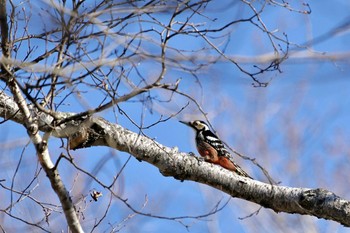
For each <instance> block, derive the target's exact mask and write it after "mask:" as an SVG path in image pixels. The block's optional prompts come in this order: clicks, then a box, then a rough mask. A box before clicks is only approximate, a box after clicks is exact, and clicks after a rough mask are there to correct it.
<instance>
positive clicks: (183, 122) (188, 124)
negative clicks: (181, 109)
mask: <svg viewBox="0 0 350 233" xmlns="http://www.w3.org/2000/svg"><path fill="white" fill-rule="evenodd" d="M179 122H180V123H182V124H185V125H187V126H190V127H191V125H190V122H186V121H179Z"/></svg>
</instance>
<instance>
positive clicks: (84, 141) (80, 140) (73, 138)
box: [69, 120, 107, 150]
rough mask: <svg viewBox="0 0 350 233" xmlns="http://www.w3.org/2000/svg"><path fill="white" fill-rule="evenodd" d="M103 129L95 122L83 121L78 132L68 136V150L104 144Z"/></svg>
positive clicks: (104, 133)
mask: <svg viewBox="0 0 350 233" xmlns="http://www.w3.org/2000/svg"><path fill="white" fill-rule="evenodd" d="M106 134H107V132H105V129H104V128H103V127H101V126H100V125H99V124H97V123H95V122H91V121H89V120H86V121H84V122H83V123H82V124H81V126H79V130H77V131H76V132H75V133H73V134H71V135H70V136H69V148H70V149H72V150H75V149H80V148H86V147H90V146H96V145H103V144H104V143H105V135H106Z"/></svg>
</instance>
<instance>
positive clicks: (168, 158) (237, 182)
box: [0, 93, 350, 227]
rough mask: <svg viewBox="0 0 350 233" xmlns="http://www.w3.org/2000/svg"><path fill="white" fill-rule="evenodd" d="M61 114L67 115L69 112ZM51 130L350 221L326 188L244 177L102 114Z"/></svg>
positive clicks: (289, 209)
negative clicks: (104, 117)
mask: <svg viewBox="0 0 350 233" xmlns="http://www.w3.org/2000/svg"><path fill="white" fill-rule="evenodd" d="M4 101H5V102H4ZM16 111H17V109H16V107H15V104H14V103H13V100H12V98H10V97H8V96H6V95H5V94H4V93H0V116H1V117H3V118H6V117H8V116H9V115H10V116H12V115H13V114H14V113H15V112H16ZM6 114H7V115H6ZM59 114H60V115H61V116H64V115H66V116H67V117H68V116H71V115H72V114H71V113H59ZM20 119H22V117H21V115H20V113H18V114H16V115H15V116H14V117H13V118H12V120H14V121H16V122H18V123H21V121H20ZM38 119H41V120H43V122H41V123H39V125H41V128H40V130H42V131H46V132H49V131H50V127H46V126H45V124H47V123H49V122H48V121H49V119H50V118H49V117H47V118H45V117H43V116H41V117H39V118H38ZM78 126H79V127H78ZM68 129H69V130H68ZM51 134H52V135H54V136H56V137H66V138H68V139H69V140H70V146H71V148H72V149H78V148H82V147H90V146H108V147H112V148H115V149H117V150H120V151H125V152H128V153H130V154H132V155H133V156H135V157H136V158H137V159H139V160H143V161H147V162H148V163H150V164H153V165H154V166H156V167H157V168H158V169H159V171H160V172H161V173H162V174H163V175H164V176H172V177H174V178H176V179H179V180H192V181H195V182H199V183H203V184H206V185H209V186H211V187H214V188H216V189H219V190H221V191H223V192H225V193H227V194H229V195H231V196H232V197H238V198H242V199H245V200H248V201H251V202H254V203H257V204H259V205H262V206H264V207H266V208H270V209H272V210H274V211H276V212H286V213H294V214H302V215H311V216H315V217H318V218H323V219H329V220H333V221H336V222H339V223H341V224H342V225H344V226H347V227H349V226H350V202H349V201H348V200H344V199H342V198H340V197H338V196H337V195H335V194H334V193H332V192H330V191H327V190H324V189H308V188H292V187H285V186H274V185H270V184H267V183H263V182H260V181H256V180H250V179H246V178H244V177H240V176H237V175H235V174H233V173H231V172H228V171H227V170H225V169H222V168H220V167H219V166H215V165H212V164H209V163H206V162H203V161H200V160H198V159H197V158H196V157H194V156H190V155H188V154H186V153H179V152H178V151H177V148H173V149H172V148H168V147H165V146H163V145H161V144H159V143H157V142H156V141H154V140H152V139H149V138H147V137H144V136H141V135H139V134H137V133H134V132H132V131H129V130H127V129H125V128H123V127H121V126H120V125H116V124H112V123H110V122H108V121H106V120H104V119H102V118H97V117H96V118H95V117H89V118H85V119H82V120H81V122H78V121H75V122H73V123H69V122H67V123H66V124H65V125H61V126H60V128H59V130H56V131H55V130H53V131H52V132H51Z"/></svg>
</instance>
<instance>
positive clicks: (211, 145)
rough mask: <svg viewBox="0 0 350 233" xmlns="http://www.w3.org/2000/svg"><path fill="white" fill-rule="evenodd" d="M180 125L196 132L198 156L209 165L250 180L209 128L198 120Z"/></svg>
mask: <svg viewBox="0 0 350 233" xmlns="http://www.w3.org/2000/svg"><path fill="white" fill-rule="evenodd" d="M180 122H181V123H183V124H185V125H188V126H190V127H191V128H193V129H194V130H195V131H196V146H197V150H198V152H199V154H200V155H201V156H202V157H203V158H204V160H205V161H207V162H209V163H214V164H218V165H220V166H222V167H224V168H226V169H228V170H230V171H233V172H235V173H236V174H238V175H240V176H244V177H248V178H250V179H252V178H251V177H250V176H249V175H248V174H247V173H246V172H245V171H244V170H243V169H242V168H241V167H240V166H238V164H236V163H235V162H234V161H233V159H232V156H231V154H230V153H229V152H228V151H227V149H226V148H225V145H224V143H223V142H222V141H221V140H220V139H219V138H218V136H216V135H215V134H214V133H213V132H212V131H210V129H209V126H208V125H207V124H206V123H205V122H204V121H200V120H195V121H190V122H185V121H180Z"/></svg>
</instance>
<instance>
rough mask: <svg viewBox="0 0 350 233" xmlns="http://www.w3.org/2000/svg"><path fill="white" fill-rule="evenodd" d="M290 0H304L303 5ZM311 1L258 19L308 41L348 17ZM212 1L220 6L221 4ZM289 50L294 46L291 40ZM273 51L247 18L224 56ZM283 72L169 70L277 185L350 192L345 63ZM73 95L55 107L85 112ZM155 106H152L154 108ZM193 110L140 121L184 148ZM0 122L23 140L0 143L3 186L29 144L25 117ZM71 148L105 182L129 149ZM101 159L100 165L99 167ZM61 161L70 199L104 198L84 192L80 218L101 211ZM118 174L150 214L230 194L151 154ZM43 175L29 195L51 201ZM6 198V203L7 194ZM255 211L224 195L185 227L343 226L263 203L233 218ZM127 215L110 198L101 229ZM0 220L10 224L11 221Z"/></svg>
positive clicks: (341, 47)
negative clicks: (303, 9)
mask: <svg viewBox="0 0 350 233" xmlns="http://www.w3.org/2000/svg"><path fill="white" fill-rule="evenodd" d="M293 4H294V3H293ZM296 4H299V5H298V6H300V4H301V3H300V2H298V3H296ZM309 4H310V7H311V9H312V13H311V14H310V15H303V14H297V13H291V12H289V11H287V10H285V9H282V8H279V7H269V8H266V11H265V12H264V13H263V19H264V22H265V23H266V25H267V27H268V28H269V29H271V30H273V29H278V30H279V32H280V33H282V32H285V33H287V35H288V38H289V41H290V42H295V43H303V42H305V41H308V40H310V39H312V38H317V37H318V36H320V35H323V34H324V33H327V32H328V31H330V30H332V29H333V28H334V27H337V25H340V24H342V23H343V22H345V21H346V20H348V21H350V18H349V15H348V9H349V2H348V1H345V0H343V1H332V2H330V1H329V2H328V1H326V2H322V3H320V2H309ZM216 7H217V8H218V9H220V6H219V5H217V6H216ZM233 9H236V11H234V12H235V15H240V14H242V15H244V14H245V13H247V12H248V11H247V9H242V11H240V10H237V8H233ZM230 12H232V11H230V10H222V11H221V13H220V14H219V13H217V11H213V13H212V14H213V15H212V17H214V16H215V17H217V18H218V20H217V21H215V22H214V23H212V24H213V25H212V26H213V27H216V26H217V25H222V24H224V23H225V22H226V21H227V20H230V19H231V17H232V15H230ZM164 17H165V16H164ZM198 20H201V19H198ZM216 24H217V25H216ZM348 32H349V30H348V31H345V32H344V33H342V34H339V35H337V36H335V37H330V38H329V39H328V40H325V41H324V42H322V43H319V44H316V45H315V46H313V49H315V51H317V52H326V53H327V54H329V53H336V52H349V49H350V48H349V43H348V41H350V38H349V37H350V33H348ZM184 41H185V42H186V43H184ZM202 44H204V42H203V41H200V42H198V40H196V39H195V38H193V40H184V39H179V40H174V41H171V45H172V46H175V47H176V46H179V47H181V48H191V47H192V46H193V47H195V48H197V47H200V46H201V45H202ZM290 49H295V47H293V46H291V48H290ZM302 51H305V50H302ZM269 52H271V47H270V48H269V43H268V42H267V40H266V37H265V35H264V34H263V33H261V32H257V31H256V30H255V28H254V27H252V26H250V25H249V24H248V23H247V24H241V25H239V26H237V28H235V29H234V31H233V32H232V37H231V42H230V44H229V46H228V48H227V53H228V54H229V55H233V56H236V55H242V56H243V55H244V56H259V55H262V54H264V53H269ZM142 65H144V67H142V68H140V69H141V70H142V71H143V72H144V73H145V74H151V75H153V74H154V73H157V72H156V71H153V72H152V71H150V70H147V68H148V65H149V66H151V67H153V66H152V65H150V64H147V62H145V63H143V64H142V62H141V65H140V66H142ZM251 69H253V68H252V67H251ZM281 70H282V73H278V72H276V73H269V72H267V73H266V74H264V76H263V78H266V79H272V81H271V82H270V84H269V85H268V87H266V88H256V87H253V86H252V85H251V83H252V80H251V79H250V78H249V77H247V76H246V75H244V74H242V73H241V72H239V71H238V70H237V68H236V67H235V66H234V65H233V64H230V63H218V64H215V65H214V66H213V67H212V68H210V69H204V70H201V71H200V72H199V74H198V77H199V81H200V84H201V85H198V83H197V80H196V79H194V78H193V77H192V76H190V75H188V74H186V73H181V72H179V71H176V70H174V71H172V70H170V71H169V73H168V77H166V78H167V79H168V80H176V79H177V78H182V81H181V82H180V89H181V90H182V91H184V92H186V93H188V94H190V95H191V96H194V97H196V98H197V99H198V100H199V102H200V104H201V106H202V107H203V109H204V111H205V112H207V113H208V118H209V119H210V121H211V123H212V125H213V126H214V128H215V130H216V131H217V132H218V134H219V135H220V137H221V138H222V139H223V140H224V141H225V142H227V143H228V144H229V145H230V146H232V147H233V148H235V149H236V150H237V151H239V152H241V153H243V154H245V155H247V156H249V157H252V158H256V159H257V161H258V162H259V163H260V164H261V165H262V166H264V167H265V168H266V169H268V171H269V172H270V174H271V175H272V176H273V177H274V178H275V179H276V180H278V181H281V182H282V185H287V186H293V187H311V188H318V187H321V188H326V189H328V190H331V191H333V192H335V193H336V194H337V195H339V196H341V197H344V198H346V199H350V195H349V190H348V188H347V187H350V186H349V185H350V183H349V180H348V174H347V171H349V168H350V161H349V154H350V151H349V149H348V148H347V142H348V141H349V139H350V127H349V123H348V122H349V119H350V109H349V104H350V92H349V89H350V80H349V78H350V69H349V61H326V60H323V61H321V62H310V61H307V62H305V61H299V60H292V59H291V61H288V60H287V61H286V62H285V63H283V64H282V65H281ZM92 93H93V92H91V93H90V95H87V100H88V101H89V104H91V105H93V104H94V103H95V102H98V98H97V94H95V93H93V94H92ZM154 93H157V94H158V95H159V96H160V97H164V96H165V94H164V93H162V92H154ZM70 101H71V102H70V105H67V106H64V107H62V108H61V109H62V110H67V111H77V110H78V109H82V110H83V107H81V105H80V104H78V103H77V100H76V99H75V98H71V99H70ZM186 103H187V100H186V99H184V98H181V97H176V98H174V99H173V101H172V102H171V103H170V104H166V103H163V104H158V103H156V102H155V103H153V105H149V106H148V108H147V106H146V107H144V106H142V105H141V104H139V103H125V104H121V105H120V106H121V108H122V109H123V110H124V111H125V112H126V113H127V114H128V115H129V116H130V117H132V119H133V120H135V121H136V122H138V123H139V122H140V120H141V117H140V114H141V113H143V114H144V121H145V125H147V124H151V123H153V122H154V121H156V120H157V119H159V117H160V115H162V114H164V115H165V116H166V115H167V114H169V112H170V113H172V112H176V111H178V110H179V109H180V108H181V107H183V106H184V105H185V104H186ZM150 107H152V108H153V111H150V109H149V108H150ZM100 115H101V116H103V117H105V118H107V119H108V120H110V121H112V122H116V121H117V122H118V123H119V124H121V125H122V126H124V127H126V128H129V129H131V130H135V131H136V132H137V128H136V127H135V126H133V125H132V124H131V123H130V121H129V120H128V119H127V118H126V117H125V115H123V114H120V113H117V115H115V114H114V113H113V112H112V111H106V112H103V113H101V114H100ZM116 116H117V117H116ZM195 118H202V119H203V116H202V115H201V113H200V112H199V111H198V109H197V108H196V107H195V106H194V105H193V104H192V103H190V105H189V107H188V108H186V109H185V110H184V111H183V112H182V113H181V114H179V115H178V116H177V117H176V118H173V119H171V120H169V121H167V122H164V123H160V124H157V125H156V126H154V127H152V128H151V129H148V130H144V133H146V134H147V135H148V136H149V137H151V138H155V139H156V140H157V141H158V142H160V143H162V144H164V145H166V146H169V147H175V146H176V147H178V148H179V150H180V151H184V152H190V151H192V152H196V151H195V146H194V132H192V131H191V129H190V128H188V127H186V126H184V125H182V124H180V123H179V122H178V120H193V119H195ZM0 130H1V132H3V133H2V134H1V139H2V140H1V141H2V142H13V143H14V144H16V145H20V147H11V148H10V149H8V150H7V149H5V150H3V152H0V154H2V157H3V159H2V162H1V163H0V167H3V168H6V169H2V171H1V172H0V175H1V177H0V178H1V179H6V180H7V184H10V183H9V182H10V180H11V178H12V176H13V173H14V169H15V167H16V166H17V164H18V161H19V158H20V157H19V156H20V154H21V152H22V149H23V145H24V144H25V143H26V142H27V141H26V140H27V139H26V132H25V130H24V129H23V127H22V126H19V125H16V124H15V123H10V122H8V123H6V124H2V125H0ZM50 146H51V154H52V156H53V158H54V159H55V158H57V156H58V155H59V153H60V152H61V151H64V150H62V149H60V148H59V147H60V141H59V140H52V141H50ZM33 153H34V151H33V148H32V146H31V145H30V146H29V147H28V149H26V150H25V152H24V154H23V162H22V164H21V172H20V173H19V174H18V176H17V178H16V182H15V183H16V184H18V186H19V188H20V187H22V186H25V184H28V182H29V180H30V179H31V177H32V175H33V174H34V173H35V171H36V170H37V169H38V168H37V165H36V163H35V164H33V161H35V156H34V154H33ZM71 154H72V155H73V156H74V159H75V162H76V163H77V164H79V165H80V166H81V167H83V168H85V169H87V170H88V171H90V172H93V171H94V169H96V173H95V174H96V176H97V177H98V178H99V179H101V180H102V181H104V182H106V183H107V184H108V183H109V182H111V181H112V179H113V176H115V175H116V174H117V172H118V171H119V169H120V168H121V166H122V164H123V163H124V162H125V161H126V160H127V159H128V156H129V155H128V154H125V153H121V152H118V151H111V150H110V149H108V148H102V147H97V148H88V149H83V150H77V151H73V152H71ZM104 159H106V162H105V163H104V164H103V165H101V166H98V165H99V164H100V162H101V161H103V160H104ZM237 161H238V163H239V164H241V165H242V167H244V168H245V170H247V171H249V173H250V174H252V175H253V176H254V177H255V178H256V179H258V180H262V181H266V178H264V177H263V175H262V173H261V171H259V169H258V168H257V167H256V166H254V165H253V164H252V163H250V162H248V161H244V160H242V159H240V158H237ZM59 170H60V172H61V174H62V178H63V179H64V181H65V182H66V184H67V187H68V189H70V190H72V194H74V196H73V197H74V200H78V199H79V198H80V197H82V196H86V195H89V191H90V190H92V189H96V190H100V191H102V192H103V193H104V197H103V199H102V200H103V201H101V202H97V203H95V202H89V201H88V202H87V203H86V204H85V205H81V206H84V208H85V209H84V211H85V212H84V213H85V214H86V215H85V220H84V221H83V225H85V226H90V224H93V222H94V219H95V218H96V217H97V218H98V217H100V216H102V214H103V213H104V210H105V207H106V205H107V204H108V198H109V195H108V192H107V191H105V190H103V189H102V188H101V187H100V186H99V185H98V184H96V182H93V181H91V180H90V179H88V178H87V177H86V176H84V175H81V174H78V172H77V171H76V170H75V169H74V168H73V167H72V166H71V165H69V163H68V162H62V163H61V164H60V166H59ZM26 174H30V175H28V176H26ZM122 174H123V175H122V176H121V178H120V179H119V180H118V185H117V187H116V189H117V192H118V193H120V195H121V196H122V197H124V198H128V200H129V201H130V203H132V205H133V206H134V207H136V208H141V207H142V205H143V204H144V202H145V199H147V205H146V207H145V208H144V209H143V211H144V212H145V213H148V212H152V213H153V214H156V215H162V216H168V217H173V216H196V215H200V214H205V213H207V212H208V211H210V210H211V209H212V208H214V206H215V205H216V204H217V203H218V202H219V201H220V203H221V204H220V205H222V204H223V203H225V202H226V201H227V200H228V199H229V197H228V196H227V195H226V194H223V193H221V192H220V191H217V190H214V189H212V188H210V187H207V186H205V185H201V184H196V183H194V182H189V181H185V182H179V181H177V180H175V179H173V178H171V177H163V176H162V175H161V174H160V173H159V171H158V170H157V169H156V168H155V167H153V166H152V165H149V164H147V163H146V162H141V163H140V162H138V161H137V160H136V159H134V158H131V159H130V161H129V163H128V164H127V166H126V168H125V170H124V171H123V173H122ZM20 181H21V182H20ZM39 181H40V182H38V183H39V186H38V188H37V189H35V192H38V193H37V194H36V195H38V196H42V193H43V192H45V193H47V197H43V198H44V199H45V198H47V199H48V201H49V200H52V198H55V197H54V195H53V194H52V191H51V190H50V188H49V184H48V181H47V179H46V177H45V176H44V175H43V174H41V175H40V178H39ZM22 182H23V183H22ZM7 194H8V192H7ZM4 199H5V200H6V201H9V197H8V196H6V197H5V198H4ZM87 200H89V198H87ZM6 203H7V204H8V202H6ZM27 204H28V203H27ZM82 208H83V207H82ZM257 209H258V206H257V205H255V204H251V203H249V202H246V201H244V200H239V199H231V200H230V201H229V203H228V205H227V206H226V207H225V208H224V209H223V210H222V211H220V212H219V213H217V214H215V215H213V216H210V217H208V218H205V219H204V220H196V219H186V220H184V222H185V223H186V224H188V225H189V228H188V229H187V230H188V232H224V233H225V232H242V233H243V232H244V233H245V232H257V231H259V232H296V231H297V232H305V229H308V230H309V229H312V230H314V232H330V231H332V232H346V231H347V229H345V228H343V227H342V226H340V225H339V224H337V223H334V222H330V221H325V220H317V219H316V218H314V217H308V216H298V215H288V214H284V213H279V214H276V213H274V212H273V211H271V210H266V209H262V210H261V211H260V213H259V214H258V215H253V216H252V217H250V218H247V219H245V220H239V219H238V218H239V217H244V216H247V215H249V214H250V213H252V212H253V211H255V210H257ZM31 211H33V210H31V209H30V204H29V207H26V206H25V203H24V204H23V208H22V209H20V210H18V214H23V213H31ZM15 213H16V212H15ZM130 213H131V212H130V211H129V210H128V208H127V207H126V206H125V205H124V204H123V203H122V202H120V201H118V200H116V201H114V202H113V204H112V206H111V211H110V213H109V215H108V217H107V218H106V220H105V221H104V222H103V224H102V225H101V228H100V229H99V231H98V232H104V231H106V232H109V230H110V228H109V223H118V222H122V221H123V219H125V218H126V217H127V216H128V214H130ZM61 217H62V216H54V217H52V219H53V221H57V222H62V221H61V220H60V218H61ZM34 219H35V218H34ZM7 221H9V223H11V220H7ZM123 224H125V227H124V228H122V231H121V232H164V229H166V231H167V232H170V233H172V232H174V233H175V232H186V231H187V230H186V228H185V227H184V226H182V225H181V224H180V223H178V222H175V221H168V220H159V219H155V218H149V217H142V216H135V217H133V218H131V219H130V220H128V221H126V222H125V223H122V225H123ZM140 229H142V230H140ZM293 230H294V231H293ZM309 232H311V231H309Z"/></svg>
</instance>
